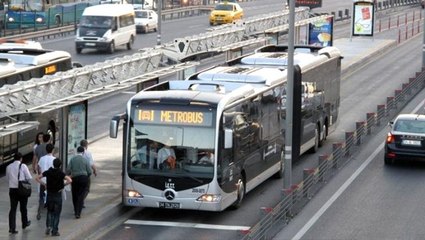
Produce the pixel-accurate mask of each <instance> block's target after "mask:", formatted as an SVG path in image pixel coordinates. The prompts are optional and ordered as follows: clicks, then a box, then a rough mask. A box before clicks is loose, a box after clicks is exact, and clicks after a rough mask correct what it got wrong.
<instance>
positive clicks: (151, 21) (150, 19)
mask: <svg viewBox="0 0 425 240" xmlns="http://www.w3.org/2000/svg"><path fill="white" fill-rule="evenodd" d="M134 13H135V14H136V15H135V18H134V20H135V22H136V31H137V32H138V33H139V32H144V33H147V32H149V31H151V30H153V31H154V32H156V30H157V28H158V14H156V12H155V11H153V10H135V11H134Z"/></svg>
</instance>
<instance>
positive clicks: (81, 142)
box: [80, 139, 97, 208]
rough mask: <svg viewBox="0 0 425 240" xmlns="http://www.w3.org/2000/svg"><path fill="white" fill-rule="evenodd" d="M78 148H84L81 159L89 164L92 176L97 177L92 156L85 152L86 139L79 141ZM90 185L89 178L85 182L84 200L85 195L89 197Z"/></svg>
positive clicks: (86, 146)
mask: <svg viewBox="0 0 425 240" xmlns="http://www.w3.org/2000/svg"><path fill="white" fill-rule="evenodd" d="M80 146H82V147H83V148H84V153H83V157H84V158H85V159H86V160H87V161H88V162H89V164H90V167H91V169H92V172H93V175H94V176H95V177H97V169H96V165H95V164H94V160H93V155H92V154H91V152H90V151H89V150H87V149H88V147H89V142H88V141H87V140H86V139H83V140H81V141H80ZM90 183H91V179H90V177H89V179H88V182H87V189H86V192H85V193H84V200H85V199H86V198H87V195H89V192H90ZM83 208H84V205H83Z"/></svg>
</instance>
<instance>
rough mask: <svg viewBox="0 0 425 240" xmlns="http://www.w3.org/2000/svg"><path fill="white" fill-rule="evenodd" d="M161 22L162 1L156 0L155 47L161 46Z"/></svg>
mask: <svg viewBox="0 0 425 240" xmlns="http://www.w3.org/2000/svg"><path fill="white" fill-rule="evenodd" d="M161 22H162V0H158V29H157V30H158V31H157V35H156V45H161Z"/></svg>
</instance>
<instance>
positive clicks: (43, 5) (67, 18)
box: [5, 0, 90, 29]
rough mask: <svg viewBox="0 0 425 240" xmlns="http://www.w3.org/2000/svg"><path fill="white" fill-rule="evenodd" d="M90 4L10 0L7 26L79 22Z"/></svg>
mask: <svg viewBox="0 0 425 240" xmlns="http://www.w3.org/2000/svg"><path fill="white" fill-rule="evenodd" d="M89 5H90V3H89V2H86V1H77V0H65V1H61V0H47V1H44V0H9V3H8V6H7V11H6V17H5V18H6V21H5V22H6V28H8V29H17V28H39V27H47V28H50V27H58V26H62V25H64V24H72V23H75V22H78V21H79V19H80V18H81V14H82V13H83V11H84V9H85V8H86V7H88V6H89Z"/></svg>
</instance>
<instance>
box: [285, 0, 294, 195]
mask: <svg viewBox="0 0 425 240" xmlns="http://www.w3.org/2000/svg"><path fill="white" fill-rule="evenodd" d="M294 36H295V0H289V34H288V70H287V73H288V85H287V90H286V103H285V105H286V122H285V169H284V175H285V177H284V178H283V181H284V182H283V188H284V189H289V188H290V187H291V185H292V127H293V122H292V120H293V115H294V109H293V103H294V94H293V92H294V41H295V40H294Z"/></svg>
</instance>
